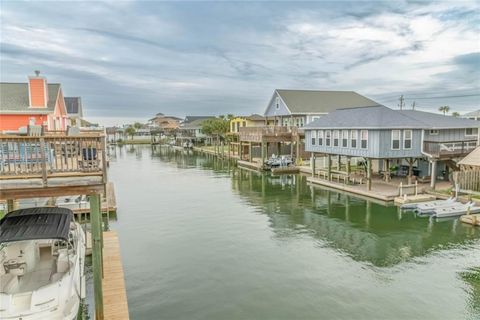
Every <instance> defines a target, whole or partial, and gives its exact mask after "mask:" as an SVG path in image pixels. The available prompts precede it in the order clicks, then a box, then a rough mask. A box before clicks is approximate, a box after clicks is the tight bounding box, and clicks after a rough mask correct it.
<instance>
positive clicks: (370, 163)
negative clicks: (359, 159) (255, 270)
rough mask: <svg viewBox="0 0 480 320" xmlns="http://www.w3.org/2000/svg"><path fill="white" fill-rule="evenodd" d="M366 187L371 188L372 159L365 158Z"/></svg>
mask: <svg viewBox="0 0 480 320" xmlns="http://www.w3.org/2000/svg"><path fill="white" fill-rule="evenodd" d="M367 189H368V191H370V190H372V159H370V158H368V159H367Z"/></svg>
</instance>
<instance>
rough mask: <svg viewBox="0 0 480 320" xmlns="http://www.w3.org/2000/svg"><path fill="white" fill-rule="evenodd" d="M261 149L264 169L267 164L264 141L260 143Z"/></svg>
mask: <svg viewBox="0 0 480 320" xmlns="http://www.w3.org/2000/svg"><path fill="white" fill-rule="evenodd" d="M267 145H268V144H267ZM260 148H261V152H262V167H263V164H264V163H265V142H263V140H262V142H261V143H260Z"/></svg>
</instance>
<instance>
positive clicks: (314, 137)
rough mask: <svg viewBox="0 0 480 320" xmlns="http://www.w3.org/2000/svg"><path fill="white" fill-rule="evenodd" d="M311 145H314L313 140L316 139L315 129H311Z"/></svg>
mask: <svg viewBox="0 0 480 320" xmlns="http://www.w3.org/2000/svg"><path fill="white" fill-rule="evenodd" d="M311 132H312V146H314V145H315V140H316V139H317V131H315V130H312V131H311Z"/></svg>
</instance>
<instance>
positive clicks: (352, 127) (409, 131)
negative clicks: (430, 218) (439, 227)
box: [304, 106, 479, 186]
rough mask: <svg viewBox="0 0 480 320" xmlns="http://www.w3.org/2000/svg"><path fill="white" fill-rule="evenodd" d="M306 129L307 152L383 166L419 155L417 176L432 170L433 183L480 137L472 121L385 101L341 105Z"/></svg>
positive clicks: (468, 150)
mask: <svg viewBox="0 0 480 320" xmlns="http://www.w3.org/2000/svg"><path fill="white" fill-rule="evenodd" d="M304 129H305V140H306V146H305V149H306V150H307V151H310V152H314V153H319V154H326V155H336V156H340V157H341V156H346V157H347V158H351V157H363V158H365V159H366V160H367V161H371V160H372V159H376V160H385V161H386V164H384V165H383V167H384V168H389V164H388V162H389V161H390V160H402V159H409V160H410V161H412V162H413V160H417V161H418V166H417V170H418V175H420V176H426V175H431V181H432V183H431V184H432V186H435V180H436V177H437V176H439V175H444V176H445V175H446V174H447V175H448V167H452V166H455V163H454V162H453V163H452V160H454V159H457V158H459V157H462V156H465V155H466V154H468V153H469V152H470V151H472V150H473V149H474V148H475V147H476V146H477V145H478V140H479V123H478V122H476V121H472V120H469V119H461V118H455V117H451V116H443V115H439V114H434V113H428V112H422V111H415V110H403V111H400V110H393V109H390V108H387V107H385V106H372V107H363V108H345V109H339V110H336V111H334V112H331V113H329V114H328V115H326V116H324V117H322V118H320V119H317V120H315V121H313V122H311V123H309V124H307V125H306V126H305V127H304ZM424 159H426V160H427V161H423V160H424ZM399 163H400V162H399ZM445 179H447V177H445Z"/></svg>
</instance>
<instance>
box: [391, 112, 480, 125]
mask: <svg viewBox="0 0 480 320" xmlns="http://www.w3.org/2000/svg"><path fill="white" fill-rule="evenodd" d="M397 112H400V113H402V114H404V115H406V116H408V117H410V118H413V119H415V120H418V121H420V122H423V123H424V124H425V125H426V127H425V128H429V129H462V128H478V127H480V124H479V123H478V121H475V120H470V119H464V118H457V117H453V116H445V115H443V114H439V113H431V112H425V111H418V110H397Z"/></svg>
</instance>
